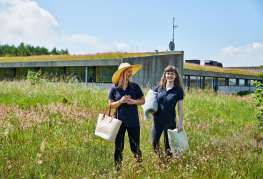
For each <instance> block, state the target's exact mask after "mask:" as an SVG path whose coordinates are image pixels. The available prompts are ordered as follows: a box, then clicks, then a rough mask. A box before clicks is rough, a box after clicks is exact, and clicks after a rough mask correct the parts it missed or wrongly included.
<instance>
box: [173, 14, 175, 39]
mask: <svg viewBox="0 0 263 179" xmlns="http://www.w3.org/2000/svg"><path fill="white" fill-rule="evenodd" d="M174 28H175V26H174V17H173V42H174Z"/></svg>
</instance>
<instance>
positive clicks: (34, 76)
mask: <svg viewBox="0 0 263 179" xmlns="http://www.w3.org/2000/svg"><path fill="white" fill-rule="evenodd" d="M40 75H41V72H40V71H38V72H34V71H30V70H29V71H28V72H27V80H29V81H30V83H31V85H35V84H38V83H40V80H41V78H40Z"/></svg>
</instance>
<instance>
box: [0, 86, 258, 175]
mask: <svg viewBox="0 0 263 179" xmlns="http://www.w3.org/2000/svg"><path fill="white" fill-rule="evenodd" d="M107 91H108V89H97V88H94V87H90V86H85V85H81V84H65V83H42V84H39V85H34V86H31V85H30V83H29V82H1V83H0V176H1V178H49V177H54V178H85V177H86V178H115V177H116V178H117V177H120V178H147V177H150V178H262V177H263V172H262V171H263V155H262V146H263V145H262V144H263V143H262V141H261V140H260V136H263V132H262V131H260V130H259V129H258V127H257V125H258V121H257V120H256V116H255V113H256V112H255V106H254V103H253V100H252V97H251V96H246V97H238V96H231V95H221V94H215V93H213V92H209V91H189V92H188V93H187V94H186V97H185V100H184V111H185V112H184V128H185V130H186V132H187V135H188V138H189V145H190V149H191V150H190V152H189V153H187V154H185V155H184V156H183V157H176V156H175V157H174V158H172V159H171V160H169V161H165V160H159V159H158V157H157V156H156V155H155V154H154V152H153V151H152V147H151V135H150V130H151V125H152V122H151V121H143V120H141V150H142V153H143V163H142V164H141V165H139V164H136V163H135V161H134V159H133V155H132V154H131V152H130V149H129V143H128V138H126V140H125V150H124V166H123V169H122V170H121V171H120V172H119V173H116V172H115V170H114V162H113V152H114V144H113V143H108V142H105V141H103V140H101V139H100V138H98V137H96V136H95V135H94V128H95V124H96V118H97V114H98V113H100V112H103V111H104V109H105V107H106V103H107V93H108V92H107ZM141 112H142V111H141V109H140V117H141V119H142V113H141ZM126 137H127V136H126Z"/></svg>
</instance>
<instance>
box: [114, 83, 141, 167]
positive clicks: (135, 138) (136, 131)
mask: <svg viewBox="0 0 263 179" xmlns="http://www.w3.org/2000/svg"><path fill="white" fill-rule="evenodd" d="M124 95H130V96H131V98H132V99H135V100H137V99H141V98H142V97H143V92H142V90H141V88H140V87H139V85H137V84H136V83H132V82H129V83H128V86H127V88H126V89H125V90H123V89H122V88H118V87H116V86H113V87H112V88H111V90H110V92H109V99H110V100H112V101H118V100H120V99H121V98H122V97H123V96H124ZM117 113H118V119H119V120H121V121H122V125H121V127H120V129H119V131H118V134H117V136H116V139H115V152H114V161H115V165H116V167H117V166H118V165H120V163H121V161H122V153H123V149H124V138H125V132H126V131H127V132H128V136H129V141H130V148H131V151H132V152H133V154H134V157H135V158H137V159H138V160H141V155H142V154H141V150H140V123H139V115H138V109H137V105H135V104H134V105H129V104H121V105H120V106H119V107H118V109H117Z"/></svg>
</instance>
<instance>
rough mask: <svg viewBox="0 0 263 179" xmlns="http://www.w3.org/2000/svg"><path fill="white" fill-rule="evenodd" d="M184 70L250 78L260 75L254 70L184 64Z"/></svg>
mask: <svg viewBox="0 0 263 179" xmlns="http://www.w3.org/2000/svg"><path fill="white" fill-rule="evenodd" d="M184 69H187V70H198V71H208V72H218V73H228V74H238V75H248V76H258V75H259V73H258V72H256V71H254V70H245V69H230V68H220V67H214V66H203V65H196V64H192V63H184Z"/></svg>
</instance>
